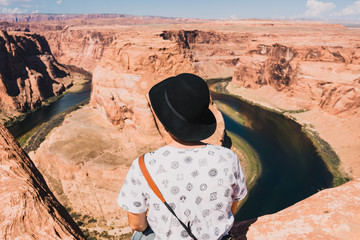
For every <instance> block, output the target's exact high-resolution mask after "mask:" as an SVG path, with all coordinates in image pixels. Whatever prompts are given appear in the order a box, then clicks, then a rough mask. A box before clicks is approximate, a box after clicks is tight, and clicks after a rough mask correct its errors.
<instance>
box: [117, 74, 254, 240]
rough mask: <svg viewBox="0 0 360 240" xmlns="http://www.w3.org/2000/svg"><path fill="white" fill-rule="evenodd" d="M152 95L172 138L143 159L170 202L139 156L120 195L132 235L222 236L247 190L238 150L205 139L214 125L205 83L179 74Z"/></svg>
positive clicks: (140, 237) (194, 77) (136, 237)
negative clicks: (151, 183) (145, 175)
mask: <svg viewBox="0 0 360 240" xmlns="http://www.w3.org/2000/svg"><path fill="white" fill-rule="evenodd" d="M149 99H150V102H151V106H152V109H153V111H154V113H155V115H156V117H157V118H158V119H159V121H160V122H161V123H162V124H163V125H164V127H165V129H166V131H167V132H168V133H169V134H170V136H171V139H172V140H171V141H170V142H169V143H168V144H167V145H166V146H164V147H162V148H159V149H158V150H156V151H154V152H150V153H147V154H145V155H144V159H145V160H144V162H145V166H146V169H147V170H148V172H149V174H150V176H151V178H152V179H153V181H154V182H155V184H156V186H157V187H158V188H159V190H160V192H161V194H162V196H163V197H164V199H165V201H166V203H167V204H168V206H169V207H167V206H166V205H165V204H164V203H163V202H162V201H161V200H160V199H159V197H158V196H157V195H155V193H154V191H153V190H152V189H151V188H150V187H149V184H148V182H147V180H146V179H145V178H144V174H143V172H142V170H141V169H140V167H139V159H136V160H135V161H134V162H133V164H132V166H131V168H130V170H129V172H128V175H127V177H126V180H125V182H124V185H123V187H122V189H121V191H120V193H119V196H118V199H117V201H118V204H119V205H120V206H121V207H122V208H124V209H125V210H126V211H127V212H128V219H129V225H130V227H131V228H132V229H133V230H134V231H135V233H134V235H133V238H132V239H176V240H178V239H192V238H196V239H222V238H223V237H224V236H226V235H227V234H228V232H229V231H230V229H231V226H232V224H233V222H234V217H233V214H234V212H235V210H236V206H237V204H238V202H239V201H240V200H241V199H243V198H244V197H245V195H246V194H247V189H246V184H245V177H244V174H243V172H242V169H241V166H240V163H239V160H238V158H237V156H236V154H235V153H234V152H232V151H231V150H229V149H227V148H224V147H221V146H214V145H208V144H205V143H203V142H201V140H204V139H206V138H208V137H210V136H211V135H212V134H213V133H214V132H215V129H216V119H215V117H214V115H213V113H212V112H211V111H210V109H209V102H210V93H209V89H208V87H207V84H206V83H205V81H204V80H203V79H202V78H200V77H198V76H196V75H194V74H188V73H184V74H180V75H178V76H175V77H170V78H167V79H165V80H164V81H162V82H160V83H158V84H156V85H155V86H154V87H152V88H151V89H150V91H149ZM169 208H171V209H172V211H173V212H174V213H172V212H171V211H170V209H169ZM174 214H175V215H176V216H175V215H174ZM178 219H180V221H181V222H180V221H179V220H178Z"/></svg>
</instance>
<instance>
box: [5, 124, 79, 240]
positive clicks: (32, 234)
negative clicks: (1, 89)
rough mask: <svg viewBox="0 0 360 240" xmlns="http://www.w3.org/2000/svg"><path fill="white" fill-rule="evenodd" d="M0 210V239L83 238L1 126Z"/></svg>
mask: <svg viewBox="0 0 360 240" xmlns="http://www.w3.org/2000/svg"><path fill="white" fill-rule="evenodd" d="M0 209H1V211H0V238H1V239H34V240H36V239H85V238H84V236H83V234H82V232H81V231H80V229H79V227H78V226H77V225H76V223H75V222H74V221H73V220H72V218H71V217H70V215H69V214H68V212H67V211H66V210H65V208H64V207H63V206H62V205H61V204H60V203H59V202H58V201H57V199H56V198H55V196H54V195H53V194H52V192H51V191H50V190H49V188H48V186H47V185H46V183H45V180H44V178H43V177H42V175H41V173H40V172H39V171H38V170H37V168H36V167H35V165H34V163H33V162H32V161H31V160H30V159H29V157H28V155H27V154H26V153H25V152H24V151H23V150H22V149H21V148H20V147H19V145H18V143H17V142H16V141H15V140H14V138H13V137H12V136H11V134H10V133H9V132H8V131H7V130H6V128H5V127H4V126H3V125H0Z"/></svg>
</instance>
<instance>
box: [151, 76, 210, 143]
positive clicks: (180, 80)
mask: <svg viewBox="0 0 360 240" xmlns="http://www.w3.org/2000/svg"><path fill="white" fill-rule="evenodd" d="M149 98H150V102H151V105H152V108H153V110H154V112H155V114H156V116H157V117H158V119H159V120H160V122H161V123H162V124H163V125H164V127H165V129H166V130H167V131H168V132H170V133H171V134H172V135H174V136H175V137H177V138H179V139H181V140H183V141H188V142H192V141H200V140H203V139H206V138H208V137H210V136H211V135H212V134H213V133H214V132H215V129H216V119H215V116H214V114H213V113H212V112H211V110H210V109H209V102H210V93H209V88H208V86H207V84H206V83H205V81H204V80H203V79H202V78H200V77H198V76H196V75H194V74H190V73H182V74H180V75H177V76H175V77H170V78H167V79H165V80H163V81H162V82H160V83H158V84H156V85H155V86H153V87H152V88H151V89H150V91H149Z"/></svg>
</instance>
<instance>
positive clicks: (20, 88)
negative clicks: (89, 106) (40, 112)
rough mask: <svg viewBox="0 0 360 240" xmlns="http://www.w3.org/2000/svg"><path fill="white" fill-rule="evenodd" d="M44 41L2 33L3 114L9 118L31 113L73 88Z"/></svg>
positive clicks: (0, 89)
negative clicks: (48, 100) (45, 101)
mask: <svg viewBox="0 0 360 240" xmlns="http://www.w3.org/2000/svg"><path fill="white" fill-rule="evenodd" d="M69 81H71V80H69V78H68V72H67V71H66V69H65V68H64V67H63V66H62V65H60V64H58V63H57V62H56V60H55V59H54V57H53V56H52V54H51V52H50V48H49V45H48V44H47V42H46V40H45V38H44V37H42V36H40V35H37V34H30V33H8V32H6V31H0V102H2V104H1V107H0V110H1V111H2V112H3V114H5V115H13V114H14V113H16V112H17V111H21V112H24V111H28V110H31V109H34V108H35V107H38V106H40V105H41V102H42V101H44V100H45V99H47V98H49V97H51V96H54V95H58V94H61V93H62V92H63V91H64V89H65V87H64V84H65V85H69Z"/></svg>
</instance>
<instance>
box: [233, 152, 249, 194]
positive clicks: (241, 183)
mask: <svg viewBox="0 0 360 240" xmlns="http://www.w3.org/2000/svg"><path fill="white" fill-rule="evenodd" d="M233 156H234V158H233V159H234V160H235V161H234V162H233V169H232V170H233V174H234V183H233V184H232V188H233V195H232V199H233V200H234V201H240V200H242V199H243V198H244V197H245V196H246V194H247V187H246V182H245V175H244V173H243V171H242V169H241V165H240V161H239V159H238V157H237V155H236V154H235V153H234V152H233Z"/></svg>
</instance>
